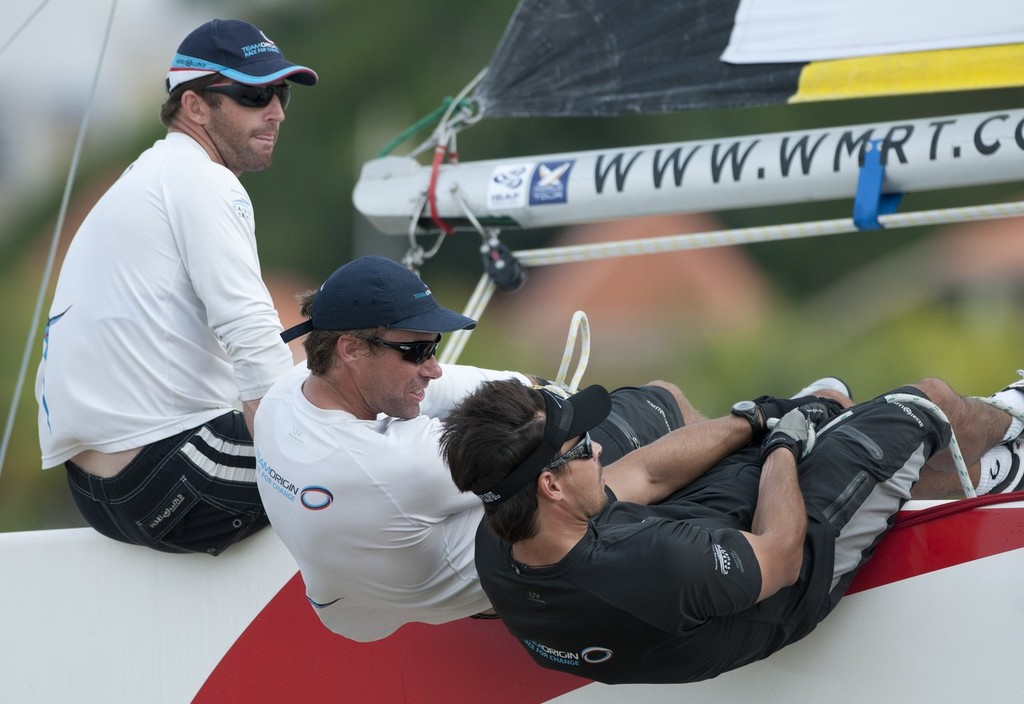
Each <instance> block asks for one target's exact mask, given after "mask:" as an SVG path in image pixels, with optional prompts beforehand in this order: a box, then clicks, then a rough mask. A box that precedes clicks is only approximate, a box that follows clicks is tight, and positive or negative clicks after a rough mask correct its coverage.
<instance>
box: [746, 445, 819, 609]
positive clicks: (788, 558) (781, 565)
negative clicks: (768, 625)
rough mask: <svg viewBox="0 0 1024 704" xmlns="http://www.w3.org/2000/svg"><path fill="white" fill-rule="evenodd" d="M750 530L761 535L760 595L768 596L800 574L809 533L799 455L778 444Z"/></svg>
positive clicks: (769, 460)
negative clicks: (797, 463) (799, 476)
mask: <svg viewBox="0 0 1024 704" xmlns="http://www.w3.org/2000/svg"><path fill="white" fill-rule="evenodd" d="M751 533H753V534H754V535H755V536H757V538H758V548H759V549H758V562H759V564H760V565H761V572H762V597H761V598H766V597H767V596H770V595H771V594H774V593H775V592H776V591H778V590H779V589H781V588H782V587H785V586H789V585H790V584H793V582H795V581H796V580H797V577H799V576H800V566H801V563H802V561H803V544H804V538H805V536H806V534H807V511H806V509H805V507H804V498H803V493H802V492H801V491H800V483H799V481H798V479H797V470H796V459H795V458H794V457H793V453H792V452H790V451H789V450H788V449H786V448H779V449H777V450H775V451H774V452H772V453H771V454H769V455H768V456H767V457H766V458H765V462H764V466H763V467H762V468H761V482H760V484H759V486H758V494H757V507H756V508H755V510H754V517H753V521H752V523H751Z"/></svg>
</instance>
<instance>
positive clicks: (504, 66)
mask: <svg viewBox="0 0 1024 704" xmlns="http://www.w3.org/2000/svg"><path fill="white" fill-rule="evenodd" d="M737 5H738V0H659V2H657V3H653V4H651V3H645V2H641V0H611V1H610V2H597V1H594V0H590V1H587V2H580V1H579V0H522V2H520V4H519V6H518V7H517V8H516V11H515V13H514V14H513V16H512V19H511V20H510V21H509V24H508V26H507V28H506V30H505V34H504V36H503V38H502V40H501V42H500V43H499V45H498V48H497V50H496V51H495V53H494V55H493V57H492V58H491V61H490V63H489V64H488V67H487V73H486V75H485V76H484V77H483V79H482V80H481V82H480V85H479V86H478V87H477V90H476V93H475V95H474V97H475V98H476V99H477V101H478V102H479V104H480V108H481V112H482V113H483V114H484V115H486V116H488V117H523V116H563V115H564V116H570V115H571V116H607V115H619V114H625V113H660V112H673V111H677V110H685V109H700V108H713V107H743V106H748V105H761V104H770V103H777V102H782V101H784V100H786V98H787V97H788V96H789V95H791V94H792V93H793V92H794V90H795V88H796V83H797V79H798V77H799V75H800V68H801V65H800V64H791V63H787V64H757V65H742V66H741V65H732V64H726V63H723V62H721V61H719V56H721V54H722V52H723V51H724V50H725V47H726V45H727V44H728V42H729V36H730V33H731V31H732V26H733V17H734V15H735V14H736V10H737Z"/></svg>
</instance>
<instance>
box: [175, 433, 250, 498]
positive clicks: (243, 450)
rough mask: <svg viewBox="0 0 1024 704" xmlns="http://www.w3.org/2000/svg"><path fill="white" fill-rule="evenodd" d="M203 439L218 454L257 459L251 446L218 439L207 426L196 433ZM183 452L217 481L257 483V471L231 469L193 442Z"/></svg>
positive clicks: (185, 446)
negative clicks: (211, 457)
mask: <svg viewBox="0 0 1024 704" xmlns="http://www.w3.org/2000/svg"><path fill="white" fill-rule="evenodd" d="M196 434H197V435H198V436H199V437H201V438H202V439H203V440H204V441H205V442H206V443H207V444H208V445H209V446H210V447H212V448H213V449H214V450H216V451H218V452H222V453H224V454H228V455H234V456H235V457H255V456H256V450H255V448H254V447H253V446H252V445H251V444H248V443H246V444H242V443H237V442H231V441H230V440H225V439H224V438H221V437H218V436H216V435H214V434H213V433H212V432H210V429H209V428H207V427H206V426H205V425H204V426H202V427H200V428H199V432H198V433H196ZM181 452H182V453H183V454H184V455H185V456H186V457H188V458H189V459H190V460H191V461H192V463H193V464H195V465H196V466H197V467H199V469H201V470H203V471H204V472H206V473H207V474H209V475H210V476H211V477H216V478H217V479H225V480H227V481H230V482H245V483H247V484H255V483H256V470H255V468H252V467H229V466H228V465H224V464H221V463H219V462H215V461H214V460H212V459H210V458H209V457H207V456H206V455H204V454H203V453H202V452H200V451H199V449H198V448H196V446H195V445H193V444H192V442H191V441H189V442H186V443H185V444H184V445H183V446H182V448H181Z"/></svg>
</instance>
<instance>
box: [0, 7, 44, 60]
mask: <svg viewBox="0 0 1024 704" xmlns="http://www.w3.org/2000/svg"><path fill="white" fill-rule="evenodd" d="M49 3H50V0H43V1H42V2H41V3H39V6H38V7H36V9H35V10H33V11H32V13H31V14H30V15H29V16H28V19H26V20H25V21H24V22H22V23H21V26H20V27H18V28H17V29H16V30H14V34H12V35H11V37H10V39H8V40H7V41H6V42H4V45H3V46H0V55H3V53H4V52H5V51H7V47H9V46H10V45H11V44H13V43H14V40H15V39H17V38H18V35H19V34H21V33H22V32H23V31H24V30H25V28H26V27H28V26H29V25H30V24H32V20H34V19H35V18H36V15H38V14H39V13H40V12H42V11H43V8H44V7H46V6H47V5H48V4H49Z"/></svg>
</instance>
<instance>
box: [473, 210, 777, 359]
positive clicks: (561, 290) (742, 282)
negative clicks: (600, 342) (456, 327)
mask: <svg viewBox="0 0 1024 704" xmlns="http://www.w3.org/2000/svg"><path fill="white" fill-rule="evenodd" d="M720 228H721V223H719V221H718V220H717V219H715V218H714V217H713V216H711V215H707V214H699V213H698V214H687V215H674V216H661V217H649V218H635V219H631V220H622V221H614V222H604V223H597V224H591V225H581V226H576V227H572V228H569V229H567V230H565V231H564V232H563V233H562V234H561V235H560V236H559V237H558V239H557V241H556V242H554V243H553V244H554V245H570V244H578V243H594V242H612V241H620V240H632V239H641V238H648V237H658V236H665V235H676V234H686V233H696V232H707V231H711V230H716V229H720ZM771 300H772V290H771V286H770V285H769V283H768V282H767V280H766V278H765V276H764V275H763V274H762V273H761V271H760V269H759V268H758V266H757V265H756V264H755V263H754V262H753V261H752V260H751V259H750V257H749V255H748V254H747V252H746V251H745V250H744V249H743V248H741V247H714V248H710V249H700V250H691V251H678V252H668V253H663V254H644V255H637V256H629V257H615V258H609V259H603V260H596V261H589V262H581V263H576V264H563V265H553V266H540V267H534V268H533V269H531V270H530V271H529V275H528V279H527V283H526V285H525V286H524V287H523V288H522V289H521V290H519V291H516V292H514V293H511V294H501V293H500V292H499V293H498V294H496V296H495V298H494V300H493V301H492V303H491V309H492V310H490V311H489V312H488V313H486V315H494V316H495V317H500V318H501V319H502V320H503V321H505V322H506V323H507V324H510V325H512V326H513V328H514V329H524V326H528V328H527V329H529V330H530V331H532V332H534V333H537V336H538V338H540V337H541V336H544V337H547V336H549V335H552V334H555V335H556V337H557V338H559V339H560V340H564V339H565V334H566V333H567V331H568V326H569V323H570V321H571V319H572V315H573V313H574V312H575V311H576V310H582V311H584V312H585V313H586V314H587V317H588V319H589V321H590V326H591V329H592V331H594V332H595V334H599V335H600V336H601V337H602V338H603V339H608V340H610V339H612V338H614V337H615V336H616V335H617V334H618V333H619V332H624V331H629V332H633V331H638V330H643V331H645V332H646V333H648V334H650V333H652V332H656V331H657V330H658V329H659V328H664V327H666V326H678V325H680V324H691V325H698V324H699V325H700V326H702V327H709V326H710V327H716V328H719V329H721V328H733V327H742V326H745V325H747V324H749V323H751V322H753V321H754V320H756V319H757V318H758V316H759V315H761V313H762V312H764V311H765V310H766V309H767V308H768V307H769V306H770V305H771Z"/></svg>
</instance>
